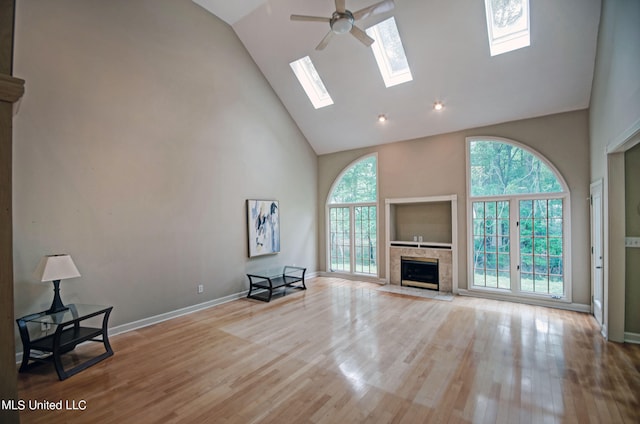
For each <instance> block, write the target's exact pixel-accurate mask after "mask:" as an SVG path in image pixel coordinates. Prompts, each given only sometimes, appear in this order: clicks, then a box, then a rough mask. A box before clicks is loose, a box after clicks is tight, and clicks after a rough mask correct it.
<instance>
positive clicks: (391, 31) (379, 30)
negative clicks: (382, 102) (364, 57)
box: [367, 16, 413, 87]
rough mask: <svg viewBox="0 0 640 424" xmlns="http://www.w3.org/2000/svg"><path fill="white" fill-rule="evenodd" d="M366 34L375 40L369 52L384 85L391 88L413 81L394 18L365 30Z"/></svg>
mask: <svg viewBox="0 0 640 424" xmlns="http://www.w3.org/2000/svg"><path fill="white" fill-rule="evenodd" d="M367 34H368V35H369V37H371V38H373V39H374V40H376V41H375V43H373V44H372V45H371V50H373V55H374V56H375V58H376V62H378V68H380V73H381V74H382V79H384V85H385V86H386V87H393V86H394V85H398V84H402V83H403V82H408V81H411V80H413V76H412V75H411V69H409V63H408V62H407V56H406V55H405V54H404V48H403V47H402V40H401V39H400V34H399V33H398V27H397V26H396V20H395V18H394V17H393V16H392V17H390V18H389V19H387V20H385V21H382V22H380V23H379V24H377V25H374V26H372V27H371V28H367Z"/></svg>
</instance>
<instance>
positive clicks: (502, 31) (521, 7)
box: [484, 0, 531, 56]
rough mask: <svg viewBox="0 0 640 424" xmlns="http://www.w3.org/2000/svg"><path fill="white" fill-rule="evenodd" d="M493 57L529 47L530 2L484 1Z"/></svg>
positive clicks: (515, 0) (523, 0) (513, 0)
mask: <svg viewBox="0 0 640 424" xmlns="http://www.w3.org/2000/svg"><path fill="white" fill-rule="evenodd" d="M484 6H485V11H486V13H487V30H488V33H489V48H490V50H491V56H496V55H499V54H502V53H507V52H510V51H512V50H517V49H521V48H522V47H527V46H529V45H530V44H531V43H530V40H529V0H484Z"/></svg>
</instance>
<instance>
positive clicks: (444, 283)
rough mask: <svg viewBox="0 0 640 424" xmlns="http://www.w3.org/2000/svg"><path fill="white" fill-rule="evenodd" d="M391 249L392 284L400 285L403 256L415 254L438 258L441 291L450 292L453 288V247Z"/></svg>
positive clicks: (420, 256) (415, 255) (421, 256)
mask: <svg viewBox="0 0 640 424" xmlns="http://www.w3.org/2000/svg"><path fill="white" fill-rule="evenodd" d="M390 250H391V251H390V255H389V259H390V273H389V276H390V280H391V281H389V283H390V284H393V285H396V286H399V285H400V270H401V265H400V263H401V257H402V256H414V257H419V258H435V259H438V278H439V280H440V290H439V291H440V292H448V293H450V292H451V291H452V290H453V273H452V270H453V253H452V251H451V249H437V248H425V247H421V248H418V247H391V248H390Z"/></svg>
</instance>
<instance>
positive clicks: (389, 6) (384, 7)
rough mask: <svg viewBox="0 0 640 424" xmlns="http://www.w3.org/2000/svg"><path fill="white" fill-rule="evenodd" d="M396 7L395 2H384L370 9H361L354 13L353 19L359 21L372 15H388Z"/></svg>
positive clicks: (391, 0) (390, 0)
mask: <svg viewBox="0 0 640 424" xmlns="http://www.w3.org/2000/svg"><path fill="white" fill-rule="evenodd" d="M394 7H395V3H394V2H393V0H384V1H381V2H379V3H376V4H372V5H371V6H369V7H365V8H364V9H360V10H358V11H357V12H353V19H355V20H356V21H359V20H360V19H366V18H368V17H369V16H371V15H377V14H379V13H386V12H389V11H391V10H393V8H394Z"/></svg>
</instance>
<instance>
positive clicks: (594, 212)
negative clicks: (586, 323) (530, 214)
mask: <svg viewBox="0 0 640 424" xmlns="http://www.w3.org/2000/svg"><path fill="white" fill-rule="evenodd" d="M590 200H591V201H590V203H591V293H593V299H592V302H591V308H592V313H593V316H594V317H595V318H596V321H598V324H599V325H600V328H601V329H602V328H603V323H604V268H603V267H604V261H603V256H602V255H603V252H602V251H603V244H602V224H603V222H602V180H599V181H596V182H595V183H593V184H591V188H590Z"/></svg>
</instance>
